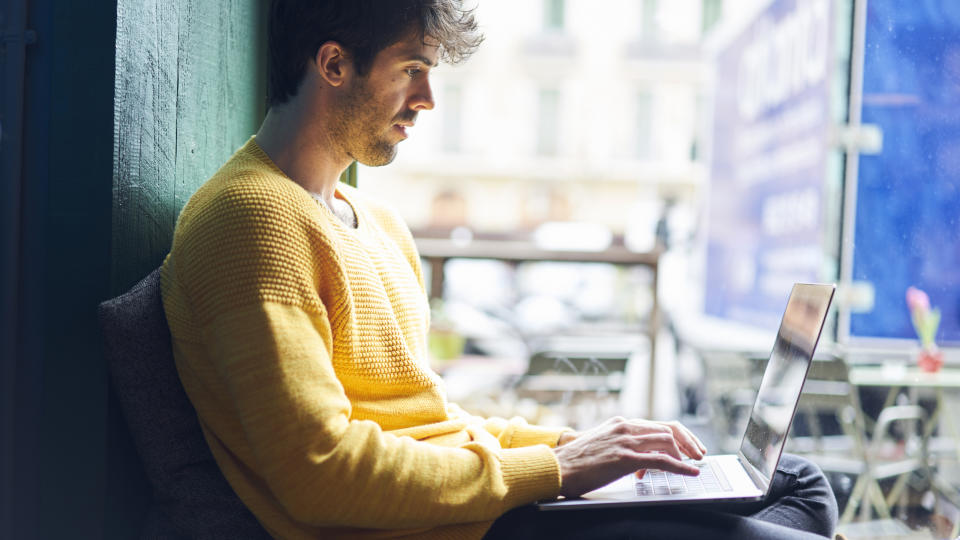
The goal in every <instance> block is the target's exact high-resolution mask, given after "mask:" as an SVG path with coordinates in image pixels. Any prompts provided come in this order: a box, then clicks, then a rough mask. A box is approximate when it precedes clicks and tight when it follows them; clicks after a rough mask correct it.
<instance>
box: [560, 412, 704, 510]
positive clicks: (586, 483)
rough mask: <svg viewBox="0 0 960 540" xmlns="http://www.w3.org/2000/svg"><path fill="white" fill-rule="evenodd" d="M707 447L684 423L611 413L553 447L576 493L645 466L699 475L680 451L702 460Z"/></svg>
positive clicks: (568, 487) (566, 484) (564, 484)
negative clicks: (614, 415) (587, 428)
mask: <svg viewBox="0 0 960 540" xmlns="http://www.w3.org/2000/svg"><path fill="white" fill-rule="evenodd" d="M706 451H707V449H706V447H704V446H703V444H702V443H701V442H700V441H699V440H698V439H697V438H696V437H695V436H694V435H693V433H691V432H690V430H688V429H687V428H686V427H684V426H683V425H682V424H680V423H679V422H652V421H649V420H626V419H624V418H619V417H618V418H611V419H610V420H607V421H606V422H604V423H603V424H601V425H599V426H597V427H595V428H593V429H591V430H589V431H585V432H583V433H576V432H566V433H563V434H562V435H561V436H560V439H559V441H558V446H557V447H556V448H554V450H553V452H554V454H556V456H557V460H558V461H559V462H560V475H561V488H560V494H561V495H563V496H564V497H576V496H578V495H582V494H584V493H586V492H588V491H592V490H594V489H596V488H598V487H600V486H603V485H605V484H607V483H609V482H611V481H613V480H616V479H617V478H619V477H621V476H623V475H625V474H629V473H631V472H635V471H638V470H642V469H660V470H664V471H670V472H675V473H679V474H687V475H690V476H696V475H697V474H699V472H700V470H699V469H698V468H696V467H694V466H692V465H689V464H686V463H683V462H682V461H680V460H681V459H682V455H681V454H685V455H686V456H688V457H691V458H694V459H702V458H703V455H704V453H705V452H706Z"/></svg>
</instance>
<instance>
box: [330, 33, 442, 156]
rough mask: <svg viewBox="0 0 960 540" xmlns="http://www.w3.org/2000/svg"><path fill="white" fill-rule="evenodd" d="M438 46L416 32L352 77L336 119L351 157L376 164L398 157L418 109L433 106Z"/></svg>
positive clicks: (338, 134) (335, 130)
mask: <svg viewBox="0 0 960 540" xmlns="http://www.w3.org/2000/svg"><path fill="white" fill-rule="evenodd" d="M424 42H426V43H424ZM438 52H439V50H438V45H437V42H436V41H435V40H431V39H429V38H427V39H425V40H423V39H420V37H419V36H417V35H414V36H412V37H410V38H408V39H405V40H403V41H400V42H398V43H395V44H393V45H391V46H389V47H387V48H386V49H384V50H382V51H380V53H379V54H377V56H376V57H375V58H374V60H373V64H372V66H371V67H370V71H369V73H367V75H366V76H364V77H360V76H356V77H354V78H353V79H352V80H351V81H350V84H349V86H348V87H347V88H345V89H344V90H345V92H344V94H343V96H342V100H341V102H340V107H338V110H339V114H338V115H337V116H336V118H335V121H334V122H333V125H331V129H332V131H333V133H334V135H335V139H334V140H335V141H337V142H338V144H340V145H341V147H342V148H343V149H344V151H346V153H347V154H348V155H349V156H350V157H352V158H353V159H355V160H357V161H359V162H360V163H363V164H364V165H368V166H374V167H376V166H380V165H386V164H387V163H390V162H391V161H393V158H394V157H396V155H397V143H399V142H400V141H402V140H403V139H406V138H407V133H406V128H408V127H412V126H413V124H414V123H415V122H416V119H417V113H418V112H420V111H422V110H429V109H432V108H433V93H432V92H431V90H430V81H429V71H430V68H431V67H433V66H435V65H436V64H437V57H438Z"/></svg>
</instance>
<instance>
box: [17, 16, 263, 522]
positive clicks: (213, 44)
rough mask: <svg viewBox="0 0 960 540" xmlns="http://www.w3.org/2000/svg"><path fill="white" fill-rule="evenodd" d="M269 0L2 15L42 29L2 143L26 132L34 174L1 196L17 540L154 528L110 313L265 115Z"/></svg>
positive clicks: (34, 37) (26, 169) (26, 167)
mask: <svg viewBox="0 0 960 540" xmlns="http://www.w3.org/2000/svg"><path fill="white" fill-rule="evenodd" d="M14 3H15V5H14ZM8 4H9V5H8ZM265 4H266V2H264V1H262V0H101V1H97V2H78V1H76V0H14V2H0V6H2V7H0V25H3V24H5V23H6V22H8V21H7V19H5V17H7V16H9V15H10V13H13V11H11V9H12V7H17V9H18V11H17V13H24V12H25V15H26V21H25V24H26V28H27V29H29V30H30V31H31V40H30V42H29V45H28V46H26V47H25V49H24V51H25V68H24V69H22V70H19V69H17V70H14V69H12V68H11V69H10V70H7V69H6V67H7V66H8V65H11V64H10V58H12V57H13V56H14V55H13V54H12V53H11V52H10V51H11V50H12V45H5V47H7V48H3V47H0V66H3V68H4V69H3V72H4V73H7V72H8V71H10V72H13V71H16V75H17V76H16V77H12V76H11V77H3V78H0V83H2V84H3V87H2V92H0V97H2V98H3V100H2V101H3V103H4V104H6V103H7V102H8V101H11V102H12V101H18V99H17V100H12V99H11V100H8V99H7V98H8V97H9V96H13V94H12V93H11V92H13V91H14V90H16V89H18V88H20V86H21V82H20V79H21V77H20V74H22V96H23V105H22V112H23V122H22V125H21V126H20V127H16V126H15V125H14V124H15V123H13V122H7V120H8V117H6V116H5V117H4V118H3V120H4V121H5V124H4V126H3V127H4V133H3V139H4V144H2V145H0V152H2V155H0V163H4V164H7V163H10V162H9V161H8V159H9V157H10V155H11V154H10V152H11V150H9V148H11V146H10V144H9V142H11V141H15V142H18V143H19V142H21V141H22V152H20V155H21V156H22V167H21V168H20V169H21V170H20V172H19V173H18V172H16V171H13V172H11V171H10V170H8V169H12V168H11V167H0V172H2V178H0V180H2V182H3V183H4V186H6V187H8V188H10V189H9V190H7V191H10V192H19V195H18V196H17V197H18V199H19V200H17V201H13V202H12V203H11V201H8V200H5V201H4V203H6V204H3V205H0V212H3V216H2V217H3V219H2V220H0V221H2V222H3V223H11V224H13V226H14V227H15V228H16V230H15V231H14V232H10V234H9V235H7V236H4V237H3V239H4V240H3V242H4V244H3V245H4V246H5V247H4V253H5V254H8V253H9V254H12V257H13V260H12V261H11V260H7V259H6V258H5V259H4V260H3V261H2V263H3V268H4V274H3V276H4V280H5V281H4V283H5V284H7V283H8V282H9V284H10V285H9V286H7V288H5V290H7V289H9V290H13V291H15V293H16V294H15V295H12V296H15V298H13V300H12V303H13V305H12V307H11V306H10V305H6V306H5V308H6V309H7V311H11V312H12V313H13V317H14V320H15V321H16V325H15V329H14V330H13V332H4V333H0V339H2V340H3V343H0V350H2V351H4V352H3V354H2V355H0V362H2V366H3V374H4V375H3V376H4V380H3V383H4V384H3V385H2V386H3V389H4V391H5V392H6V393H5V395H4V396H3V399H2V400H0V409H2V410H0V415H2V416H0V418H2V420H3V421H2V422H0V483H2V484H3V489H2V490H0V504H3V505H4V508H3V510H2V512H0V538H3V539H4V540H5V539H6V538H15V539H17V540H30V539H34V538H37V539H58V540H59V539H61V538H83V539H102V538H108V539H128V538H138V537H139V532H140V528H141V526H142V522H143V516H144V511H145V508H146V505H147V503H148V501H149V499H150V496H151V493H150V491H149V488H148V487H147V485H146V481H145V479H144V475H143V472H142V469H141V468H140V463H139V459H138V457H137V455H136V452H135V451H134V449H133V446H132V443H131V441H130V437H129V434H128V433H127V431H126V428H125V426H124V423H123V420H122V418H121V415H120V413H119V411H118V409H117V407H116V404H115V401H114V400H113V399H112V396H111V392H110V388H109V384H108V375H107V369H106V364H105V361H104V357H103V351H102V338H101V334H100V328H99V325H98V323H97V318H96V307H97V304H98V303H99V302H102V301H103V300H106V299H107V298H109V297H111V296H115V295H116V294H117V293H119V292H122V291H123V290H125V289H127V288H128V287H129V286H130V285H131V284H133V283H134V282H136V281H137V280H138V279H140V278H141V277H142V276H143V275H145V274H146V273H148V272H149V271H150V270H151V269H152V268H155V267H156V266H157V265H158V264H160V262H161V260H162V258H163V256H164V254H165V253H166V252H167V250H168V249H169V246H170V239H171V236H172V232H173V227H174V223H175V220H176V216H177V212H178V211H179V209H180V208H181V207H182V205H183V204H184V203H185V202H186V200H187V199H188V198H189V196H190V195H191V193H192V192H193V191H194V190H195V189H196V188H197V187H198V186H199V185H200V184H201V183H202V182H203V181H204V180H205V179H206V178H207V177H209V176H210V175H211V174H212V173H213V172H214V171H215V170H216V169H217V167H218V166H219V165H220V164H221V163H223V162H224V161H225V160H226V159H227V158H228V157H229V156H230V154H231V153H232V152H233V151H234V150H235V149H236V148H238V147H239V146H240V145H241V144H243V142H244V141H245V140H246V139H247V137H249V136H250V135H251V134H253V132H254V131H255V130H256V128H257V126H258V125H259V121H260V119H261V117H262V115H263V102H264V100H263V88H264V86H265V81H264V71H265V62H264V58H265V56H264V54H263V49H264V45H263V44H264V43H265V35H264V31H263V30H264V22H265ZM20 9H22V10H23V11H19V10H20ZM18 22H20V21H19V19H18ZM12 39H13V38H11V40H12ZM11 40H8V39H6V38H5V39H4V42H5V43H7V44H12V43H14V41H11ZM4 51H6V52H7V54H6V55H4V54H3V53H4ZM14 67H16V66H14ZM18 95H20V94H18ZM3 110H4V111H8V110H9V107H7V106H6V105H4V109H3ZM18 138H19V139H18ZM7 191H5V193H6V192H7ZM8 232H9V231H8ZM8 236H9V237H10V238H8ZM7 296H10V295H6V293H5V296H4V300H5V301H7V302H11V300H10V299H8V298H7ZM4 313H6V311H5V312H4ZM11 351H12V353H13V354H12V355H11V354H10V352H11ZM8 378H9V379H8Z"/></svg>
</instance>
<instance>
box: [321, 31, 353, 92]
mask: <svg viewBox="0 0 960 540" xmlns="http://www.w3.org/2000/svg"><path fill="white" fill-rule="evenodd" d="M313 62H314V66H315V68H316V70H317V74H318V75H320V78H322V79H323V80H325V81H327V84H329V85H330V86H340V85H342V84H343V83H344V81H345V80H346V78H347V77H348V76H349V74H350V72H351V71H352V70H353V62H352V61H351V59H350V57H349V56H347V52H346V50H344V48H343V45H340V44H339V43H337V42H336V41H327V42H326V43H324V44H323V45H321V46H320V48H319V49H317V55H316V56H315V57H314V59H313Z"/></svg>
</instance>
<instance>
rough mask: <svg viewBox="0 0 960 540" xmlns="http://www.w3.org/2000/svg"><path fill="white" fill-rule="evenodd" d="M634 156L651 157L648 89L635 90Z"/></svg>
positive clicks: (651, 112) (651, 102)
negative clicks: (635, 143) (635, 137)
mask: <svg viewBox="0 0 960 540" xmlns="http://www.w3.org/2000/svg"><path fill="white" fill-rule="evenodd" d="M636 103H637V116H636V122H637V123H636V133H637V145H636V147H635V149H636V157H637V158H638V159H650V158H652V157H653V137H652V134H653V118H652V117H653V96H652V95H651V94H650V91H649V90H641V91H639V92H637V99H636Z"/></svg>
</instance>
